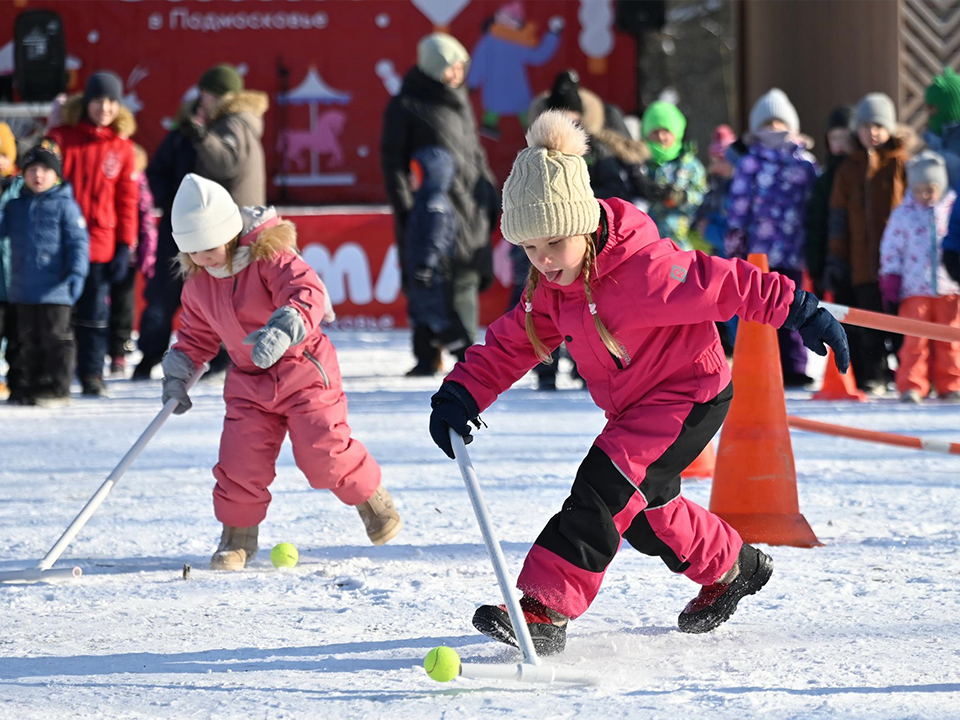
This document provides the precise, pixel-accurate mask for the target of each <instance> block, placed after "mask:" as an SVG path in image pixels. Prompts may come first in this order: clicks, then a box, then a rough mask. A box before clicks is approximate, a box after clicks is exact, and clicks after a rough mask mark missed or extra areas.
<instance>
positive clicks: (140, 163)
mask: <svg viewBox="0 0 960 720" xmlns="http://www.w3.org/2000/svg"><path fill="white" fill-rule="evenodd" d="M149 164H150V158H149V157H148V155H147V151H146V150H144V149H143V147H142V146H140V145H137V143H134V144H133V168H134V170H136V171H137V172H138V173H142V172H144V171H145V170H146V169H147V165H149Z"/></svg>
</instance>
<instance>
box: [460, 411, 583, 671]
mask: <svg viewBox="0 0 960 720" xmlns="http://www.w3.org/2000/svg"><path fill="white" fill-rule="evenodd" d="M450 443H451V445H452V447H453V454H454V456H455V457H456V459H457V465H458V466H459V467H460V474H461V475H462V476H463V483H464V485H466V486H467V494H468V495H469V496H470V502H471V504H472V505H473V512H474V513H475V514H476V516H477V522H478V523H479V525H480V533H481V535H483V542H484V543H485V544H486V546H487V552H488V553H489V554H490V560H491V562H492V563H493V570H494V573H496V576H497V583H498V584H499V585H500V592H501V594H502V595H503V600H504V602H505V603H506V606H507V613H508V614H509V615H510V623H511V624H512V625H513V630H514V633H515V634H516V636H517V641H518V642H519V643H520V650H521V651H522V652H523V662H522V663H520V664H518V665H474V664H467V663H461V665H460V676H461V677H467V678H477V679H481V680H487V679H490V680H520V681H524V682H543V683H552V682H571V683H580V684H584V685H596V684H597V678H596V677H594V676H591V675H586V674H583V673H578V672H576V671H572V670H565V669H563V668H555V667H551V666H546V665H542V664H541V662H540V657H539V656H538V655H537V651H536V649H535V648H534V647H533V639H532V638H531V637H530V630H529V629H528V628H527V623H526V622H524V620H523V610H522V609H521V607H520V601H519V600H517V598H516V595H514V593H513V587H512V585H511V584H510V573H509V571H508V570H507V561H506V558H504V556H503V550H502V549H501V548H500V541H499V540H497V535H496V531H495V530H494V528H493V523H492V522H491V521H490V511H489V510H488V509H487V503H486V502H485V501H484V499H483V493H482V492H481V490H480V481H479V480H478V479H477V472H476V470H474V469H473V463H472V462H470V455H469V454H468V453H467V446H466V445H465V444H464V442H463V438H462V437H460V435H458V434H457V433H456V432H455V431H454V430H453V429H451V430H450Z"/></svg>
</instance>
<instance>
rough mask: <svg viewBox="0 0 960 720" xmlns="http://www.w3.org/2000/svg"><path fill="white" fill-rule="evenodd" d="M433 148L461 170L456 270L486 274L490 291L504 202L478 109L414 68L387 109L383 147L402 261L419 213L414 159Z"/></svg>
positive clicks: (455, 196) (455, 187) (455, 201)
mask: <svg viewBox="0 0 960 720" xmlns="http://www.w3.org/2000/svg"><path fill="white" fill-rule="evenodd" d="M431 145H439V146H442V147H444V148H446V149H447V150H449V151H450V153H451V154H452V155H453V159H454V164H455V166H456V172H455V174H454V178H453V184H452V185H451V187H450V202H451V203H452V205H453V209H454V212H456V214H457V220H458V221H459V226H460V230H459V233H458V240H457V244H456V251H455V253H454V262H455V265H456V266H458V267H464V268H470V269H475V270H478V271H480V274H481V277H482V278H483V285H482V286H485V285H487V284H489V282H490V281H491V280H492V279H493V261H492V256H491V251H490V231H491V228H493V227H494V223H495V222H496V220H497V215H498V213H499V212H500V198H499V194H498V193H497V189H496V186H495V184H494V181H493V173H492V172H491V170H490V166H489V164H488V163H487V155H486V153H485V152H484V150H483V147H482V146H481V145H480V138H479V137H478V136H477V125H476V121H475V120H474V118H473V108H472V107H471V105H470V99H469V97H468V95H467V91H466V88H463V87H460V88H457V89H453V88H451V87H449V86H447V85H444V84H443V83H441V82H437V81H436V80H433V79H432V78H429V77H427V76H426V75H424V74H423V73H422V72H421V71H420V70H419V69H417V68H416V67H414V68H413V69H412V70H410V72H408V73H407V76H406V77H405V78H404V81H403V87H402V88H401V90H400V94H399V95H396V96H395V97H394V98H392V99H391V100H390V103H389V104H388V105H387V109H386V112H385V113H384V116H383V136H382V139H381V144H380V162H381V167H382V168H383V177H384V181H385V183H386V189H387V195H388V196H389V198H390V204H391V205H393V211H394V217H395V219H396V237H397V244H398V246H399V249H400V251H401V253H400V254H401V257H403V246H404V238H405V231H406V224H407V216H408V214H409V213H410V209H411V208H412V207H413V193H412V192H411V189H410V182H409V172H410V158H411V157H412V156H413V154H414V153H415V152H416V151H417V150H419V149H420V148H423V147H427V146H431Z"/></svg>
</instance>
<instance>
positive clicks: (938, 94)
mask: <svg viewBox="0 0 960 720" xmlns="http://www.w3.org/2000/svg"><path fill="white" fill-rule="evenodd" d="M924 99H925V100H926V103H927V105H932V106H933V107H935V108H936V109H937V112H936V113H935V114H933V115H931V116H930V120H929V122H928V123H927V124H928V125H929V126H930V130H931V131H932V132H934V133H935V134H937V135H939V134H940V133H941V132H942V131H943V126H944V125H953V124H956V123H958V122H960V75H957V73H955V72H954V71H953V68H949V67H948V68H947V69H945V70H944V71H943V75H934V76H933V82H932V83H930V85H929V86H928V87H927V92H926V96H925V98H924Z"/></svg>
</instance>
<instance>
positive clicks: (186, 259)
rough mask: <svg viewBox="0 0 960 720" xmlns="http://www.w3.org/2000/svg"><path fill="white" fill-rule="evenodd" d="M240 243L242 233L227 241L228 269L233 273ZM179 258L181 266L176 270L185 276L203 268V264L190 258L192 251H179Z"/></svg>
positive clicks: (189, 275) (194, 273)
mask: <svg viewBox="0 0 960 720" xmlns="http://www.w3.org/2000/svg"><path fill="white" fill-rule="evenodd" d="M239 245H240V235H237V236H236V237H235V238H234V239H233V240H231V241H230V242H228V243H227V270H229V271H230V274H231V275H232V274H233V253H234V252H235V251H236V249H237V247H238V246H239ZM177 260H178V261H179V262H180V267H179V268H177V269H176V272H177V273H178V274H179V275H180V276H181V277H183V278H188V277H191V276H193V275H196V274H197V273H198V272H200V271H201V270H203V268H202V267H201V266H199V265H197V264H196V263H195V262H194V261H193V260H191V259H190V253H185V252H182V253H178V254H177Z"/></svg>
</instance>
